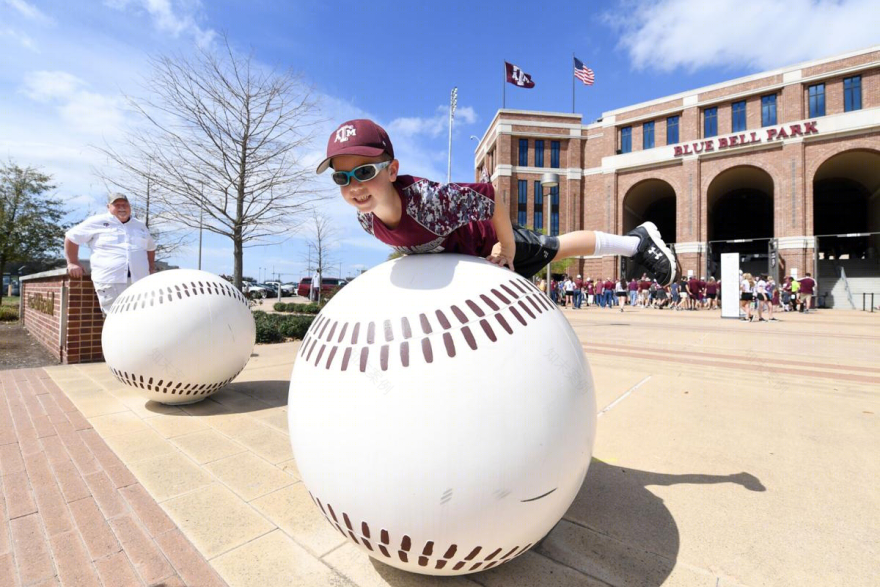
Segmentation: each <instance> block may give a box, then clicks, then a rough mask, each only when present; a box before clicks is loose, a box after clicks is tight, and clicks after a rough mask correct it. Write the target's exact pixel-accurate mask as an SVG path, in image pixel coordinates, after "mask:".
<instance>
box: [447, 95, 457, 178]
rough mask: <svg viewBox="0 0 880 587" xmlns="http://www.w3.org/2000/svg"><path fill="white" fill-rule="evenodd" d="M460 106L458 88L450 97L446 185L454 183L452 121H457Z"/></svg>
mask: <svg viewBox="0 0 880 587" xmlns="http://www.w3.org/2000/svg"><path fill="white" fill-rule="evenodd" d="M456 105H458V88H457V87H456V88H452V93H451V94H450V95H449V159H448V161H447V164H446V183H450V182H451V181H452V121H453V120H454V119H455V107H456Z"/></svg>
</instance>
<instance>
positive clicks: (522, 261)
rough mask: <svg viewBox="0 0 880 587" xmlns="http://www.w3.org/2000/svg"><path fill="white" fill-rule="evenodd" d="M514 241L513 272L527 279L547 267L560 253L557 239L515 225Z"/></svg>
mask: <svg viewBox="0 0 880 587" xmlns="http://www.w3.org/2000/svg"><path fill="white" fill-rule="evenodd" d="M513 240H514V242H515V243H516V254H515V255H514V258H513V270H514V271H516V272H517V273H519V274H520V275H522V276H523V277H525V278H526V279H529V278H531V277H532V276H533V275H535V274H536V273H538V272H539V271H541V270H542V269H543V268H544V267H546V266H547V264H548V263H550V261H552V260H553V258H554V257H555V256H556V253H558V252H559V239H558V238H557V237H555V236H545V235H543V234H539V233H537V232H534V231H532V230H529V229H528V228H523V227H522V226H519V225H516V224H514V225H513Z"/></svg>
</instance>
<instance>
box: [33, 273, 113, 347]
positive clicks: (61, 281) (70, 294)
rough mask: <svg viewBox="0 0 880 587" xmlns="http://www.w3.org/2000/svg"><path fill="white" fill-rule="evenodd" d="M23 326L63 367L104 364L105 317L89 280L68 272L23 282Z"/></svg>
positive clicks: (34, 276)
mask: <svg viewBox="0 0 880 587" xmlns="http://www.w3.org/2000/svg"><path fill="white" fill-rule="evenodd" d="M21 306H22V324H23V325H24V327H25V328H26V329H27V331H28V332H29V333H30V334H31V336H33V337H34V338H35V339H36V340H37V341H38V342H39V343H40V344H41V345H43V346H44V347H45V348H46V349H47V350H48V351H49V352H50V353H51V354H52V355H53V356H54V357H55V358H56V359H58V361H59V362H60V363H86V362H93V361H103V360H104V356H103V352H102V349H101V329H102V328H103V325H104V317H103V315H102V314H101V308H100V306H99V305H98V297H97V296H96V295H95V288H94V286H93V285H92V281H91V278H89V276H85V277H83V279H70V278H69V277H68V276H67V270H66V269H60V270H56V271H46V272H44V273H38V274H36V275H26V276H24V277H22V278H21Z"/></svg>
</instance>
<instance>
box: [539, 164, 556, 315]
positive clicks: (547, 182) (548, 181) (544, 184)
mask: <svg viewBox="0 0 880 587" xmlns="http://www.w3.org/2000/svg"><path fill="white" fill-rule="evenodd" d="M557 186H559V174H558V173H551V172H547V173H545V174H543V175H542V176H541V190H542V191H543V189H544V188H555V187H557ZM545 199H546V200H547V236H550V226H551V224H550V215H551V214H552V212H553V198H552V196H551V197H550V198H545ZM550 261H551V262H552V261H553V259H551V260H550ZM550 277H551V276H550V262H548V263H547V297H549V298H550V299H551V300H552V299H553V298H552V297H551V296H550Z"/></svg>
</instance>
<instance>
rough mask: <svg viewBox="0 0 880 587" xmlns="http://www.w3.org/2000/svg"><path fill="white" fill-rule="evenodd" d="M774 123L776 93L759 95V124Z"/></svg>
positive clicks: (771, 124)
mask: <svg viewBox="0 0 880 587" xmlns="http://www.w3.org/2000/svg"><path fill="white" fill-rule="evenodd" d="M774 124H776V94H770V95H769V96H761V126H773V125H774Z"/></svg>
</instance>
